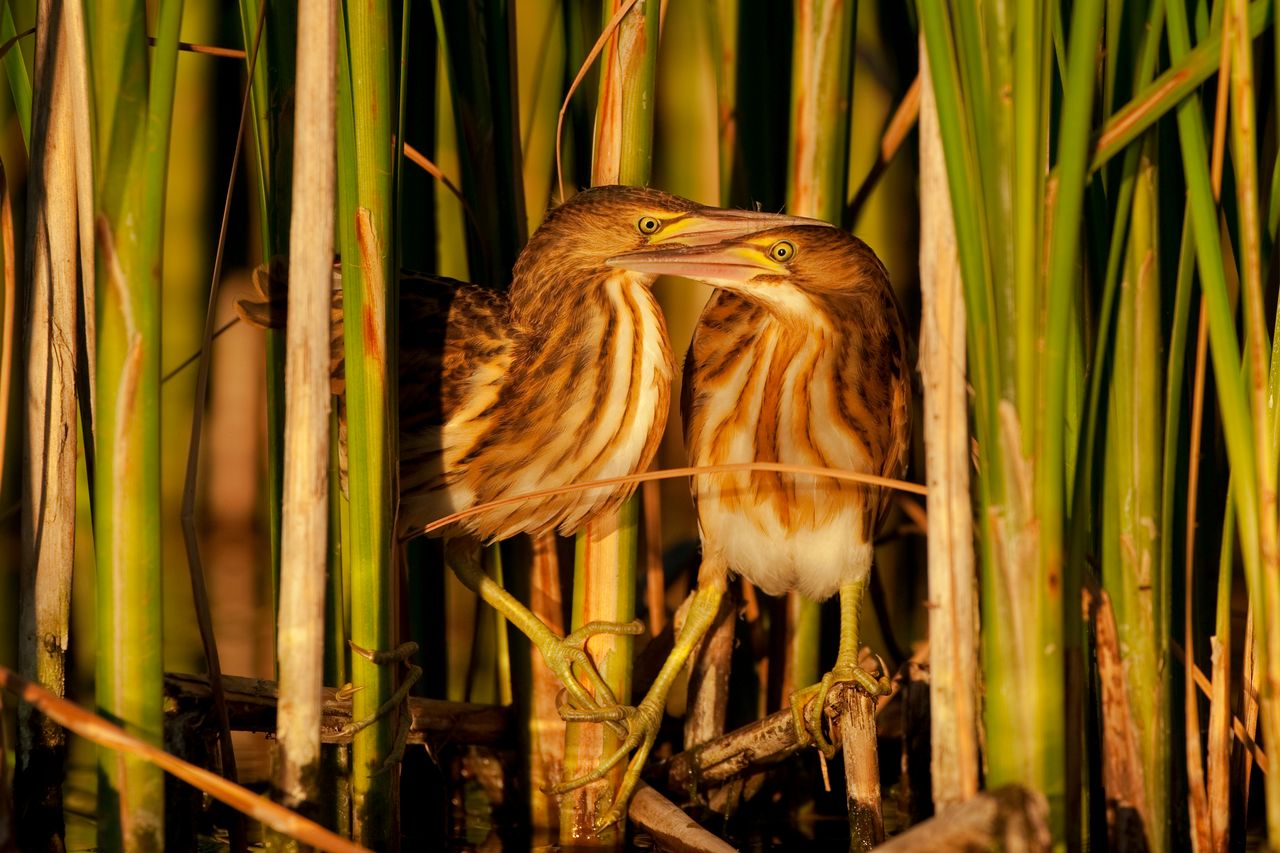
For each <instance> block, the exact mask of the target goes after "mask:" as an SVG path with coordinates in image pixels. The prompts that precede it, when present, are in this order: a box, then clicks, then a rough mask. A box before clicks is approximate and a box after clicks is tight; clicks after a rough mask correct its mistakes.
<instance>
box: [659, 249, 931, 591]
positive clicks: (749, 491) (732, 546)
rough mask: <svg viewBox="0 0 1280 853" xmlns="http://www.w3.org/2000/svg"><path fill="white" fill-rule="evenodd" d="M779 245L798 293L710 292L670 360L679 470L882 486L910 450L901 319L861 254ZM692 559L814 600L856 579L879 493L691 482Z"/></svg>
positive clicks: (719, 479) (771, 483) (772, 288)
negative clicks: (800, 275) (799, 271)
mask: <svg viewBox="0 0 1280 853" xmlns="http://www.w3.org/2000/svg"><path fill="white" fill-rule="evenodd" d="M784 236H785V237H786V238H787V239H789V240H790V241H791V242H793V243H795V244H796V246H797V250H796V260H795V261H794V262H793V263H794V264H796V265H799V264H801V263H803V264H805V267H806V272H805V277H804V281H803V284H799V283H796V282H786V283H783V282H778V281H768V282H765V281H761V282H757V283H756V285H755V288H753V289H751V290H738V291H736V292H735V291H730V290H718V291H717V292H716V293H715V295H713V296H712V298H711V300H710V302H709V303H708V304H707V306H706V308H705V309H704V310H703V312H702V316H701V317H700V318H699V321H698V325H697V328H696V331H695V332H694V336H693V343H692V345H691V346H690V348H689V354H688V358H687V359H686V362H685V383H684V395H683V401H682V403H683V405H682V410H683V411H682V413H683V417H684V424H685V445H686V448H687V451H688V455H689V459H690V464H692V465H717V464H723V463H727V462H783V463H793V464H798V465H812V466H821V467H829V468H840V469H844V470H847V471H857V472H862V473H870V474H878V475H881V476H886V477H897V476H899V475H900V474H901V473H902V470H903V468H904V466H905V464H906V458H907V450H908V446H909V440H910V397H911V394H910V391H911V389H910V375H909V367H908V363H907V351H906V336H905V333H904V329H903V322H902V314H901V311H900V309H899V308H898V304H897V301H896V299H895V298H894V295H893V290H892V288H891V287H890V286H889V279H888V276H887V274H886V273H885V270H884V267H883V266H882V265H881V264H880V261H879V259H877V258H876V256H875V254H874V253H873V252H872V251H871V250H870V249H869V248H867V246H866V244H864V243H863V242H862V241H860V240H858V239H857V238H856V237H852V236H850V235H848V234H846V233H844V232H842V231H839V230H836V229H830V228H797V229H789V230H787V231H785V232H783V231H778V232H768V233H763V234H760V235H759V236H758V237H756V238H753V239H754V240H758V241H759V242H760V244H761V245H765V246H767V245H770V242H769V241H776V240H779V239H782V238H783V237H784ZM693 489H694V497H695V501H696V503H697V507H698V522H699V526H700V528H701V532H702V547H703V553H704V555H705V556H706V557H707V558H708V562H709V564H710V565H712V566H715V565H723V566H725V567H727V568H728V569H730V570H731V571H734V572H736V573H738V574H742V575H744V576H745V577H747V578H748V579H749V580H750V581H751V582H752V583H754V584H756V585H757V586H758V587H760V588H761V589H762V590H764V591H765V592H767V593H769V594H771V595H780V594H782V593H785V592H788V591H790V590H798V591H799V592H800V593H801V594H803V595H805V596H806V597H808V598H813V599H818V600H821V599H825V598H828V597H830V596H831V595H832V594H834V593H835V592H836V591H837V590H838V589H839V588H840V586H841V585H842V584H844V583H852V582H854V581H858V580H860V579H862V578H864V577H865V576H866V574H867V572H868V571H869V570H870V568H871V548H872V541H873V537H874V535H875V533H876V529H877V527H878V526H879V522H880V519H881V518H882V516H883V515H884V511H885V508H886V506H887V504H888V499H889V497H890V494H889V492H888V491H887V490H884V489H879V488H876V487H869V486H863V485H858V484H854V483H850V482H847V481H842V480H833V479H830V478H824V477H816V476H808V475H797V474H780V473H768V472H753V473H736V474H715V475H707V476H700V477H695V478H694V483H693Z"/></svg>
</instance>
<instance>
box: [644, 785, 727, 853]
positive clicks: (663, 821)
mask: <svg viewBox="0 0 1280 853" xmlns="http://www.w3.org/2000/svg"><path fill="white" fill-rule="evenodd" d="M627 817H629V818H630V819H631V820H633V821H635V823H636V825H637V826H639V827H642V828H643V829H644V830H645V831H646V832H648V833H649V834H650V835H652V836H653V838H654V840H655V841H657V842H658V846H659V848H660V849H662V850H670V851H672V853H732V851H733V850H734V849H735V848H734V847H733V845H731V844H728V843H726V842H725V841H722V840H721V839H719V838H717V837H716V836H714V835H712V834H711V833H710V832H708V831H707V830H705V829H703V828H702V827H701V826H699V825H698V822H697V821H695V820H694V819H693V818H691V817H689V816H688V815H686V814H685V813H684V812H683V811H681V810H680V807H679V806H677V805H676V804H675V803H673V802H671V801H670V800H668V799H667V798H666V797H664V796H662V795H661V794H659V793H658V792H657V791H655V790H654V789H653V788H650V787H649V786H648V785H646V784H644V783H643V782H641V783H640V786H639V787H638V788H636V793H635V796H633V797H632V798H631V805H630V806H629V807H628V808H627Z"/></svg>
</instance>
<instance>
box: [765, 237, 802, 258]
mask: <svg viewBox="0 0 1280 853" xmlns="http://www.w3.org/2000/svg"><path fill="white" fill-rule="evenodd" d="M795 256H796V247H795V245H794V244H792V243H790V242H788V241H787V240H779V241H778V242H776V243H774V244H773V245H772V246H770V247H769V257H771V258H773V259H774V260H775V261H789V260H791V259H792V258H794V257H795Z"/></svg>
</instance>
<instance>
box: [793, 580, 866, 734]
mask: <svg viewBox="0 0 1280 853" xmlns="http://www.w3.org/2000/svg"><path fill="white" fill-rule="evenodd" d="M866 586H867V580H866V578H865V577H864V578H862V579H861V580H858V581H855V582H854V583H847V584H844V585H842V586H841V587H840V651H839V653H838V654H837V655H836V665H835V667H834V668H833V669H832V670H831V671H830V672H828V673H827V674H826V675H824V676H823V677H822V681H820V682H819V683H817V684H814V685H811V686H809V687H805V688H802V689H800V690H797V691H796V692H795V693H793V694H792V695H791V714H792V717H793V718H794V720H795V725H796V737H797V739H798V740H799V741H800V744H801V745H802V746H803V745H805V744H807V743H809V742H810V741H812V742H813V743H815V744H816V745H817V746H818V748H819V749H821V750H822V753H823V754H824V755H826V756H827V757H828V758H831V757H833V756H834V755H835V753H836V748H835V744H833V743H832V742H831V741H830V740H829V739H828V738H827V736H826V735H825V734H823V732H822V718H823V714H824V711H825V710H826V707H827V694H828V693H830V692H831V688H832V687H833V686H834V685H835V684H837V683H846V684H847V683H854V684H857V685H858V686H859V687H861V688H862V689H863V690H865V691H867V693H868V694H869V695H871V696H879V695H881V694H883V693H887V692H888V691H889V681H888V679H886V678H884V677H881V678H876V677H875V676H874V675H872V674H871V673H869V672H867V671H866V670H865V669H863V668H862V667H861V666H859V665H858V611H859V609H860V608H861V606H862V593H863V591H864V590H865V589H866ZM806 709H807V710H806Z"/></svg>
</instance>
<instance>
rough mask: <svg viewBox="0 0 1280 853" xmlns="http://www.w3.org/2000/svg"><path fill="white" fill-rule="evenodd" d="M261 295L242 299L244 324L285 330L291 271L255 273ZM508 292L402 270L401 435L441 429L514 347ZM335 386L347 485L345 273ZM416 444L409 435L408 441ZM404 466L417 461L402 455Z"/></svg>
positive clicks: (336, 281) (338, 299)
mask: <svg viewBox="0 0 1280 853" xmlns="http://www.w3.org/2000/svg"><path fill="white" fill-rule="evenodd" d="M253 284H254V293H253V294H252V295H251V296H248V297H242V298H241V299H239V300H237V301H236V311H237V313H238V314H239V315H240V317H241V319H243V320H244V321H245V322H247V323H249V324H251V325H254V326H258V327H261V328H273V329H283V328H284V326H285V323H286V321H287V304H288V301H287V292H288V282H287V270H285V269H282V268H277V270H276V271H273V272H271V273H268V271H267V269H266V268H265V267H260V268H259V269H258V270H256V271H255V272H254V276H253ZM507 315H508V302H507V296H506V294H505V293H502V292H500V291H497V290H493V289H491V288H487V287H481V286H478V285H474V284H467V283H465V282H460V281H457V280H455V279H451V278H446V277H444V276H432V275H425V274H421V273H413V272H402V273H401V275H400V315H399V324H400V349H399V352H398V366H399V373H398V375H399V385H400V432H401V435H402V437H403V436H404V435H405V434H406V433H416V434H419V435H421V434H423V433H427V432H430V431H432V430H438V429H439V427H440V425H441V424H443V423H444V421H445V420H447V419H448V417H449V415H450V413H452V412H453V411H454V410H455V408H456V407H457V406H459V405H460V404H461V403H462V401H463V400H464V399H465V398H466V394H467V391H468V385H469V383H470V381H471V378H472V376H473V375H474V374H475V372H476V370H477V369H478V368H479V367H480V366H481V365H482V364H484V363H485V362H486V361H487V360H489V359H491V358H492V357H493V356H494V355H495V354H496V353H498V352H501V351H502V350H503V349H504V348H505V347H506V346H507V344H508V335H507ZM330 341H331V347H330V356H331V367H330V375H331V380H330V387H331V389H332V391H333V393H334V394H335V395H338V441H339V457H340V463H341V468H342V474H343V490H344V491H345V490H346V470H347V453H346V444H347V430H346V403H345V399H344V398H343V397H342V393H343V390H344V388H345V352H344V347H343V313H342V273H341V270H340V269H339V268H338V267H335V268H334V274H333V310H332V323H331V333H330ZM412 445H414V443H413V442H404V441H403V440H402V454H403V452H404V451H403V448H404V447H405V446H412ZM401 461H402V463H406V464H408V463H411V462H412V460H409V459H403V458H402V460H401Z"/></svg>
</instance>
